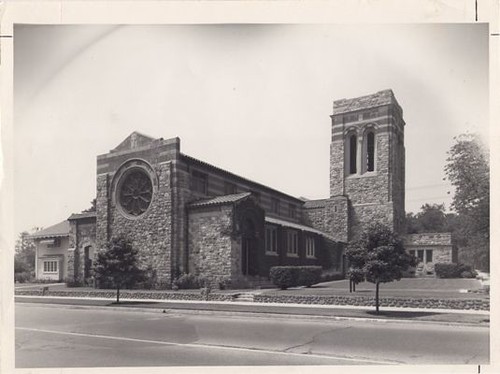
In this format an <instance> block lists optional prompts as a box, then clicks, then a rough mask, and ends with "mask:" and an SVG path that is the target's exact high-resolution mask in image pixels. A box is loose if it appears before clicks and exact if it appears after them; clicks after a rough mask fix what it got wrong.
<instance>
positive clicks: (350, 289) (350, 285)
mask: <svg viewBox="0 0 500 374" xmlns="http://www.w3.org/2000/svg"><path fill="white" fill-rule="evenodd" d="M349 292H352V280H351V279H349Z"/></svg>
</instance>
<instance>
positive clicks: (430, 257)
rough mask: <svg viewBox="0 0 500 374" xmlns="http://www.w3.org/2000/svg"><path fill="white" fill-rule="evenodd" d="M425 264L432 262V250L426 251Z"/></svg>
mask: <svg viewBox="0 0 500 374" xmlns="http://www.w3.org/2000/svg"><path fill="white" fill-rule="evenodd" d="M425 262H432V249H427V250H426V251H425Z"/></svg>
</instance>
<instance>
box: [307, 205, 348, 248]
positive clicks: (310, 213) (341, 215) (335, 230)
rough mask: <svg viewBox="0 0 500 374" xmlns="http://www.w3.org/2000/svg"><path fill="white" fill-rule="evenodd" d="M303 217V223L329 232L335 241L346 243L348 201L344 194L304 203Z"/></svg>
mask: <svg viewBox="0 0 500 374" xmlns="http://www.w3.org/2000/svg"><path fill="white" fill-rule="evenodd" d="M303 217H304V223H305V224H307V225H311V226H312V227H314V228H315V229H317V230H320V231H322V232H325V233H327V234H329V235H330V236H331V237H332V239H334V240H335V241H338V242H343V243H347V241H348V234H349V231H348V201H347V198H346V197H345V196H336V197H333V198H330V199H325V200H321V201H319V202H317V203H316V202H311V204H307V203H306V204H305V206H304V209H303Z"/></svg>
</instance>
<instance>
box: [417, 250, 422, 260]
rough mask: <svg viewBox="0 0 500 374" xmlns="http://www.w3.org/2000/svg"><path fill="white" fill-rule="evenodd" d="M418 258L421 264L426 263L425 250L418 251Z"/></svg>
mask: <svg viewBox="0 0 500 374" xmlns="http://www.w3.org/2000/svg"><path fill="white" fill-rule="evenodd" d="M417 257H418V261H419V262H424V250H423V249H419V250H418V251H417Z"/></svg>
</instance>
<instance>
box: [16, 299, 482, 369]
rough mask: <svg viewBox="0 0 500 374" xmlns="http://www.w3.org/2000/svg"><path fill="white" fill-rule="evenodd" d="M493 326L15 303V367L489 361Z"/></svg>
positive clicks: (474, 362)
mask: <svg viewBox="0 0 500 374" xmlns="http://www.w3.org/2000/svg"><path fill="white" fill-rule="evenodd" d="M488 362H489V328H488V327H484V326H457V325H445V324H435V323H431V324H430V323H421V322H411V323H408V322H406V323H403V322H382V321H380V322H378V321H376V322H374V321H359V320H356V321H354V320H333V319H311V318H308V317H301V318H297V317H293V318H285V317H280V318H278V317H270V316H254V315H243V314H238V315H228V314H219V313H211V314H193V313H183V312H182V311H175V312H173V311H171V312H167V313H160V312H158V311H151V312H145V311H130V310H126V311H122V310H116V309H107V310H106V309H92V308H78V307H64V306H57V307H55V306H44V305H40V304H16V367H17V368H46V367H112V366H198V365H204V366H209V365H217V366H223V365H356V364H360V365H377V364H476V365H477V364H487V363H488Z"/></svg>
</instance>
